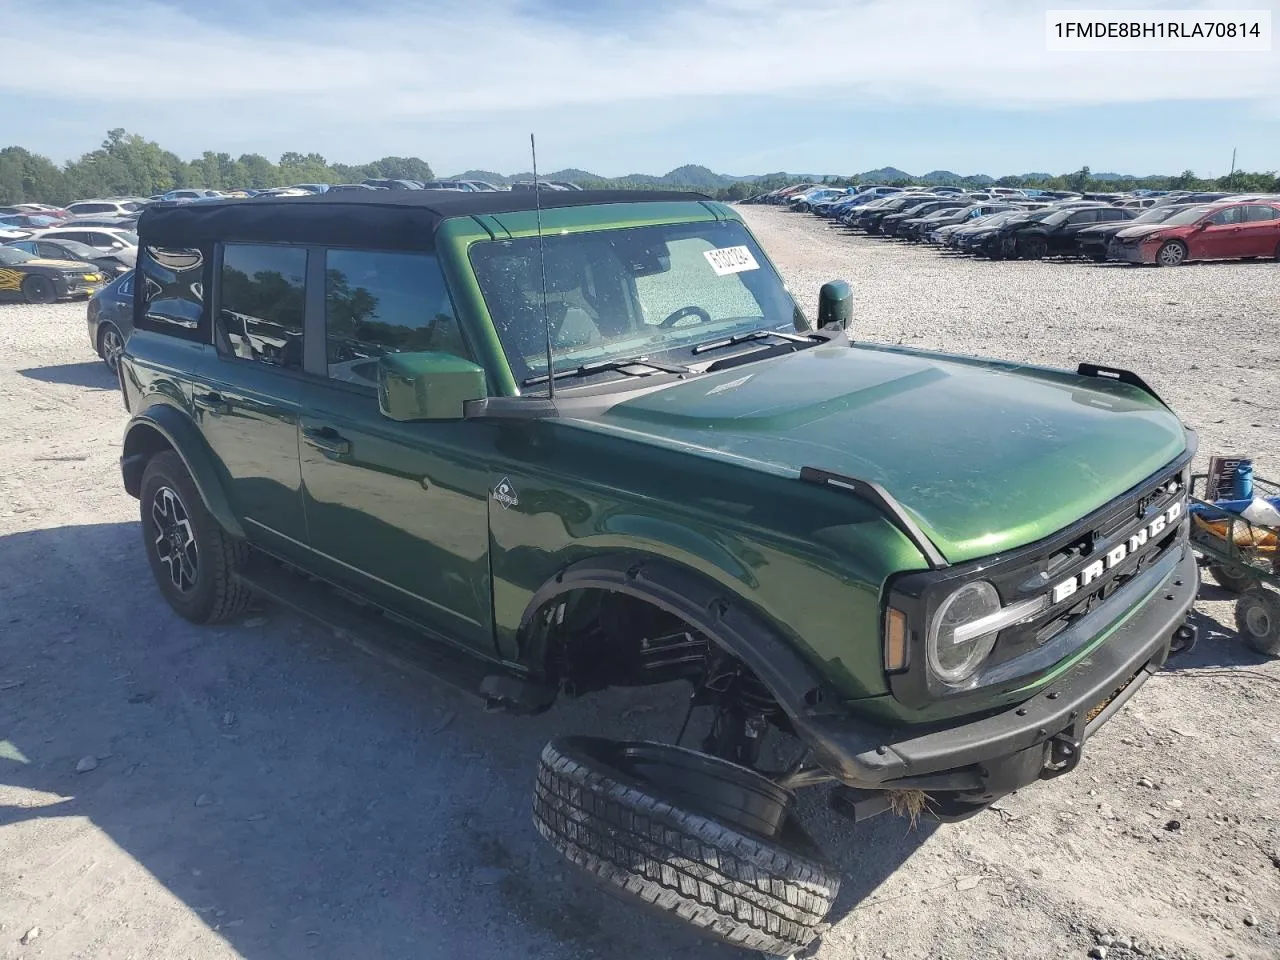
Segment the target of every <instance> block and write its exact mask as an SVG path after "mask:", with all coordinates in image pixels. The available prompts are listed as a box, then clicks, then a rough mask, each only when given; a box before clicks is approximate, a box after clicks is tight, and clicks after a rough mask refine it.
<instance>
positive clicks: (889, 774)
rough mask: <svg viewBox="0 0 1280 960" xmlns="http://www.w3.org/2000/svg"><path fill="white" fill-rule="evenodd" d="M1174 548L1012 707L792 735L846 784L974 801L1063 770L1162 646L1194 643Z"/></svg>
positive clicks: (1186, 580) (1184, 555) (1165, 649)
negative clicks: (1120, 615)
mask: <svg viewBox="0 0 1280 960" xmlns="http://www.w3.org/2000/svg"><path fill="white" fill-rule="evenodd" d="M1181 550H1182V552H1181V555H1175V556H1173V557H1170V558H1169V565H1168V570H1167V572H1163V568H1162V573H1161V575H1160V578H1159V580H1158V581H1157V583H1156V586H1155V589H1154V590H1152V591H1151V592H1150V593H1149V594H1148V595H1147V598H1146V600H1144V601H1143V603H1142V604H1141V606H1139V607H1138V608H1137V610H1135V611H1134V612H1133V613H1132V614H1130V615H1129V616H1128V618H1127V619H1125V620H1124V621H1123V622H1122V623H1121V624H1120V625H1119V626H1118V627H1116V628H1115V629H1114V630H1113V631H1112V632H1111V634H1110V636H1108V637H1107V639H1106V640H1105V641H1104V642H1103V643H1102V644H1100V645H1099V646H1098V647H1097V648H1096V649H1095V650H1093V651H1092V652H1091V653H1090V654H1089V655H1088V656H1087V657H1085V658H1084V659H1083V660H1081V661H1080V662H1079V663H1077V664H1076V665H1075V666H1074V667H1072V668H1071V669H1070V670H1069V671H1068V672H1067V673H1065V674H1064V675H1063V676H1062V677H1060V678H1059V679H1058V680H1057V681H1056V682H1054V683H1052V684H1050V685H1049V686H1048V687H1046V688H1044V689H1042V690H1041V691H1040V692H1039V693H1037V694H1036V695H1035V696H1033V697H1031V698H1030V699H1028V700H1026V701H1024V702H1022V703H1020V704H1016V705H1014V706H1011V707H1006V708H1002V709H1001V710H999V711H997V712H995V713H993V714H990V715H987V716H983V717H981V718H979V719H977V720H969V721H967V722H966V721H963V720H962V721H961V722H959V723H958V724H957V725H953V726H948V727H943V728H941V729H936V728H935V729H932V730H930V731H929V732H927V733H916V732H915V731H914V730H912V729H909V728H908V729H898V730H894V729H885V728H875V727H871V726H868V725H867V724H864V723H861V722H859V721H857V720H853V719H851V718H836V717H831V716H824V717H821V718H811V719H808V720H801V721H799V723H798V729H797V733H798V734H799V735H800V737H801V739H803V740H804V741H805V742H806V743H807V745H808V746H809V748H810V749H811V750H812V751H813V754H814V756H815V758H816V759H817V761H818V763H819V765H820V766H821V767H822V768H823V769H824V770H825V771H826V772H827V773H829V774H831V775H832V776H834V777H835V778H836V779H838V780H839V781H841V782H842V783H845V784H847V785H849V786H852V787H857V788H862V789H873V790H892V789H918V790H924V791H926V792H933V791H939V792H945V793H947V794H948V795H950V796H951V797H953V798H957V797H958V798H962V802H963V803H965V804H972V805H975V806H981V805H985V804H988V803H990V802H992V801H993V800H995V799H998V798H999V797H1001V796H1003V795H1004V794H1007V793H1010V792H1012V791H1014V790H1017V789H1018V788H1020V787H1024V786H1027V785H1028V784H1030V783H1034V782H1035V781H1037V780H1042V779H1051V778H1052V777H1056V776H1060V775H1062V774H1063V773H1067V772H1069V771H1070V770H1071V769H1072V768H1074V767H1075V765H1076V763H1077V762H1078V761H1079V758H1080V752H1081V747H1082V745H1083V744H1084V742H1085V741H1086V740H1087V739H1088V738H1089V737H1090V736H1092V735H1093V734H1094V733H1095V732H1096V731H1097V729H1098V728H1099V727H1100V726H1102V725H1103V724H1104V723H1106V722H1107V721H1108V720H1109V719H1110V718H1111V717H1112V716H1113V715H1114V714H1115V712H1116V711H1117V710H1119V709H1120V707H1121V706H1122V705H1123V704H1124V703H1125V701H1127V700H1128V699H1129V697H1131V696H1133V694H1134V693H1136V692H1137V690H1138V689H1139V688H1140V687H1141V686H1142V685H1143V684H1144V683H1145V682H1146V681H1147V680H1148V679H1149V678H1150V677H1151V675H1152V674H1154V673H1155V672H1156V671H1158V670H1159V669H1160V668H1161V667H1162V666H1163V665H1164V662H1165V660H1166V659H1167V658H1168V656H1169V653H1170V650H1171V648H1172V647H1175V646H1177V647H1179V648H1181V649H1186V648H1187V647H1188V646H1189V645H1190V643H1193V642H1194V631H1193V628H1191V627H1189V626H1188V625H1187V623H1186V619H1187V613H1188V611H1189V610H1190V608H1191V605H1192V603H1193V602H1194V601H1195V597H1196V591H1197V590H1198V589H1199V574H1198V572H1197V569H1196V561H1195V556H1194V554H1193V553H1192V552H1191V549H1190V546H1188V545H1186V544H1185V543H1184V544H1183V546H1182V548H1181ZM1189 631H1190V632H1189Z"/></svg>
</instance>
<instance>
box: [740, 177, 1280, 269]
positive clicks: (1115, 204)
mask: <svg viewBox="0 0 1280 960" xmlns="http://www.w3.org/2000/svg"><path fill="white" fill-rule="evenodd" d="M760 202H768V203H785V204H787V205H788V206H789V207H790V208H791V209H792V210H796V211H799V212H807V213H812V214H816V215H818V216H822V217H826V218H828V219H831V220H834V221H837V222H839V223H842V224H844V225H845V226H847V227H850V228H852V229H854V230H859V231H861V232H863V233H866V234H868V235H872V236H883V237H890V238H898V239H901V240H905V241H908V242H923V243H930V244H933V245H935V246H940V247H944V248H947V249H951V250H955V251H958V252H962V253H968V254H973V255H975V256H979V257H988V258H990V259H993V260H1013V259H1025V260H1039V259H1043V258H1045V257H1052V256H1075V257H1085V258H1087V259H1090V260H1093V261H1095V262H1099V263H1100V262H1104V261H1107V260H1116V261H1122V262H1128V263H1144V264H1156V265H1159V266H1167V267H1172V266H1178V265H1180V264H1182V263H1185V262H1187V261H1191V260H1233V259H1253V258H1259V259H1262V258H1266V259H1276V260H1280V195H1277V194H1244V195H1233V194H1228V193H1192V192H1189V191H1161V192H1154V191H1141V192H1135V193H1133V194H1124V195H1112V194H1096V193H1095V194H1089V193H1085V194H1074V193H1068V192H1066V191H1058V192H1054V191H1027V190H1015V189H1013V188H994V189H990V190H980V191H966V190H960V189H958V188H955V187H930V188H927V189H919V188H909V187H908V188H899V187H887V186H871V187H868V188H865V189H859V190H856V191H850V190H846V189H835V188H830V187H821V186H816V187H815V186H810V187H808V188H803V186H802V188H801V189H796V188H789V189H788V190H786V191H775V193H774V194H769V195H765V197H764V198H762V199H761V200H760Z"/></svg>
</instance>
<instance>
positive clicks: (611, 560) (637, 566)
mask: <svg viewBox="0 0 1280 960" xmlns="http://www.w3.org/2000/svg"><path fill="white" fill-rule="evenodd" d="M583 589H597V590H609V591H613V592H615V593H621V594H625V595H626V596H630V597H635V598H637V599H641V600H645V601H647V602H649V603H652V604H653V605H654V606H656V607H658V608H659V609H661V610H663V611H664V612H666V613H669V614H671V615H673V616H677V617H679V618H680V619H682V620H684V621H685V622H686V623H688V624H689V625H690V626H691V627H693V628H694V629H695V630H698V631H699V632H700V633H703V634H705V635H706V636H708V637H710V638H711V639H712V641H714V642H715V643H718V644H719V645H720V646H721V647H722V648H723V649H725V650H726V651H728V652H729V653H731V654H732V655H733V656H735V657H737V658H738V659H739V660H741V661H742V662H743V663H745V664H746V665H747V666H748V667H749V668H750V669H751V671H752V672H753V673H755V675H756V676H757V677H758V678H759V679H760V681H761V682H762V683H764V684H765V686H766V687H768V688H769V691H770V692H771V693H772V694H773V696H774V697H775V698H776V699H777V701H778V703H779V705H780V706H781V707H782V708H783V710H784V711H786V713H787V714H788V716H790V717H791V718H792V719H793V720H794V721H800V720H802V719H803V718H806V717H817V716H823V715H829V714H831V713H833V712H836V711H837V709H838V697H837V696H836V695H835V693H834V691H832V689H831V688H830V687H829V685H828V684H826V683H825V681H824V680H823V679H822V677H821V676H820V675H819V674H818V672H817V671H816V670H815V669H814V667H813V666H812V665H811V664H810V663H809V662H808V661H806V660H805V658H804V657H803V656H802V655H801V654H800V653H799V652H798V650H797V649H796V643H795V642H794V641H793V640H791V639H790V638H789V637H788V636H787V635H786V633H785V632H784V631H783V630H781V629H780V628H779V627H778V626H777V625H776V624H775V623H773V622H772V621H771V620H770V619H769V618H768V617H767V616H766V615H765V614H764V613H762V612H761V611H760V610H759V609H758V608H757V607H756V606H755V605H754V604H752V603H751V602H750V601H748V600H746V599H744V598H743V597H741V596H740V595H738V594H737V593H735V592H734V591H733V589H732V588H730V587H726V586H725V585H723V584H721V583H718V582H717V581H715V580H713V579H711V578H710V577H707V576H706V575H705V574H702V573H698V572H697V571H695V570H692V569H690V568H689V567H686V566H684V565H682V564H679V563H676V562H673V561H671V560H668V559H666V558H663V557H659V556H654V555H652V554H644V553H610V554H602V555H597V556H592V557H587V558H586V559H583V560H579V561H576V562H574V563H571V564H569V565H568V566H567V567H565V568H563V569H562V570H560V571H559V572H558V573H557V574H556V575H555V576H553V577H552V578H551V579H549V580H548V581H547V582H546V583H544V584H543V585H542V586H541V587H539V588H538V590H537V591H535V593H534V594H533V597H532V598H531V599H530V601H529V603H528V605H527V606H526V607H525V611H524V614H523V616H522V617H521V619H520V631H519V635H520V636H521V637H526V636H529V634H530V632H531V631H532V630H533V628H534V618H535V617H536V615H537V613H538V611H539V610H542V609H543V608H544V607H545V606H546V605H547V604H548V603H550V602H552V601H554V600H556V599H558V598H559V597H562V596H564V595H566V594H568V593H570V592H571V591H573V590H583Z"/></svg>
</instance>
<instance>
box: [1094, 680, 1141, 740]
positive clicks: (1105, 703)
mask: <svg viewBox="0 0 1280 960" xmlns="http://www.w3.org/2000/svg"><path fill="white" fill-rule="evenodd" d="M1140 673H1142V671H1141V670H1138V671H1135V672H1134V674H1133V675H1132V676H1131V677H1129V679H1128V680H1126V681H1125V682H1124V683H1122V684H1120V686H1118V687H1116V688H1115V689H1114V690H1113V691H1111V693H1110V694H1108V695H1107V697H1106V698H1105V699H1103V700H1101V701H1099V702H1098V703H1097V704H1096V705H1094V706H1093V707H1091V708H1090V709H1089V712H1088V713H1086V714H1085V715H1084V726H1085V732H1086V733H1089V732H1090V730H1091V728H1092V727H1093V726H1094V725H1095V722H1096V723H1101V719H1100V718H1101V717H1102V716H1103V714H1104V713H1106V712H1107V708H1108V707H1110V706H1111V705H1112V704H1113V703H1115V701H1116V698H1117V697H1118V696H1120V694H1122V693H1124V692H1125V690H1127V689H1129V687H1130V685H1132V683H1133V681H1135V680H1137V679H1138V674H1140Z"/></svg>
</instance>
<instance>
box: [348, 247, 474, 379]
mask: <svg viewBox="0 0 1280 960" xmlns="http://www.w3.org/2000/svg"><path fill="white" fill-rule="evenodd" d="M324 292H325V333H326V336H325V351H326V359H327V362H328V365H329V376H330V378H331V379H334V380H343V381H346V382H348V383H355V384H359V385H361V386H365V387H371V388H372V387H377V384H378V363H377V358H378V357H380V356H382V355H383V354H384V353H399V352H402V351H403V352H413V351H422V350H431V351H435V352H437V353H452V354H454V355H455V356H459V357H467V358H468V359H469V358H470V355H469V354H468V352H467V348H466V344H465V343H464V342H463V339H462V333H461V331H460V330H459V329H458V321H457V318H456V317H455V316H454V312H453V303H452V301H450V299H449V291H448V289H447V288H446V287H445V282H444V275H443V274H442V273H441V272H440V265H439V263H437V261H436V258H435V257H434V256H432V255H430V254H425V253H383V252H378V251H372V250H329V251H327V252H326V253H325V270H324Z"/></svg>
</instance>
